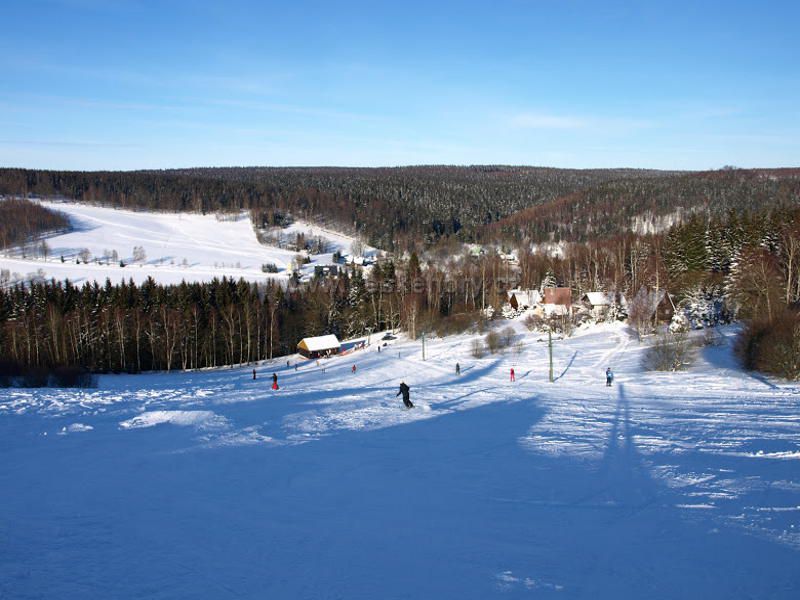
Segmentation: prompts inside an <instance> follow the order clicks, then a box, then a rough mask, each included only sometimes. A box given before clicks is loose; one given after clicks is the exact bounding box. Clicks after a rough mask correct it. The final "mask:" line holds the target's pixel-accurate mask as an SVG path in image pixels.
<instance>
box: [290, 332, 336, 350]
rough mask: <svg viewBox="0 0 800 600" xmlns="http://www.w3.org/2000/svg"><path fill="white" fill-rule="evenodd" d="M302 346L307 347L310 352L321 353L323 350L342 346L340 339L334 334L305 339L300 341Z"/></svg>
mask: <svg viewBox="0 0 800 600" xmlns="http://www.w3.org/2000/svg"><path fill="white" fill-rule="evenodd" d="M300 344H303V345H305V347H306V349H308V351H309V352H321V351H322V350H330V349H331V348H339V347H340V346H341V344H340V343H339V338H337V337H336V336H335V335H333V334H331V335H319V336H317V337H307V338H303V339H302V340H300ZM298 345H299V344H298Z"/></svg>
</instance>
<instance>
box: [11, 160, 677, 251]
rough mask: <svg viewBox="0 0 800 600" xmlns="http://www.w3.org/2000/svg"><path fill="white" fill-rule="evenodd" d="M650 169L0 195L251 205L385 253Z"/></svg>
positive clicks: (58, 183) (158, 178)
mask: <svg viewBox="0 0 800 600" xmlns="http://www.w3.org/2000/svg"><path fill="white" fill-rule="evenodd" d="M668 176H669V175H668V174H665V173H663V172H658V171H639V170H630V169H627V170H625V169H619V170H617V169H611V170H603V169H597V170H571V169H549V168H533V167H504V166H476V167H449V166H431V167H402V168H381V169H356V168H261V167H254V168H217V169H183V170H171V171H135V172H59V171H32V170H24V169H0V194H6V195H14V194H21V195H24V194H30V195H37V196H64V197H67V198H74V199H76V200H80V201H85V202H100V203H104V204H109V205H113V206H119V207H125V208H142V209H149V210H172V211H198V212H213V211H228V210H238V209H252V210H253V213H254V219H255V220H256V222H259V223H261V222H268V221H274V220H275V214H276V213H279V214H280V213H286V212H290V213H292V214H294V215H295V216H297V217H301V218H305V219H312V220H322V221H325V222H327V223H329V224H331V225H335V226H337V227H338V228H340V229H342V230H344V231H346V232H348V233H356V232H357V233H360V234H362V235H363V236H364V237H365V238H367V241H368V242H369V243H371V244H372V245H375V246H378V247H381V248H387V249H393V248H397V247H400V248H405V247H409V246H413V245H415V244H418V243H419V242H427V243H432V242H435V241H437V240H439V239H441V238H443V237H449V236H455V237H456V238H457V239H458V240H460V241H473V240H475V239H476V237H477V236H478V233H479V231H480V230H481V229H482V228H483V226H485V225H486V224H489V223H494V222H496V221H498V220H500V219H503V218H505V217H508V216H509V215H512V214H514V213H515V212H517V211H520V210H523V209H526V208H529V207H531V206H537V205H541V204H544V203H547V202H551V201H553V200H555V199H557V198H559V197H563V196H565V195H568V194H571V193H574V192H576V191H578V190H582V189H588V188H591V187H593V186H596V185H598V184H600V183H603V182H608V181H613V180H617V179H622V180H633V181H639V180H642V179H648V178H651V177H661V178H664V177H668Z"/></svg>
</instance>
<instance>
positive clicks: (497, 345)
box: [486, 331, 503, 354]
mask: <svg viewBox="0 0 800 600" xmlns="http://www.w3.org/2000/svg"><path fill="white" fill-rule="evenodd" d="M486 347H487V348H488V349H489V352H491V353H492V354H497V352H499V351H500V349H501V348H502V347H503V342H502V338H501V337H500V334H499V333H497V332H496V331H490V332H489V333H487V334H486Z"/></svg>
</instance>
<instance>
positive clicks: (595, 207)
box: [483, 169, 800, 242]
mask: <svg viewBox="0 0 800 600" xmlns="http://www.w3.org/2000/svg"><path fill="white" fill-rule="evenodd" d="M798 205H800V170H797V169H773V170H742V169H733V170H723V171H709V172H701V173H686V174H681V175H677V176H676V175H665V176H657V177H626V178H620V179H616V180H613V181H607V182H602V183H599V184H597V185H594V186H591V187H587V188H585V189H582V190H580V191H577V192H574V193H571V194H568V195H565V196H563V197H561V198H558V199H557V200H555V201H553V202H548V203H544V204H541V205H538V206H533V207H531V208H528V209H526V210H523V211H520V212H518V213H516V214H514V215H512V216H510V217H507V218H505V219H502V220H500V221H499V222H497V223H493V224H491V225H490V226H488V227H487V228H486V229H485V231H484V232H483V234H484V239H487V240H488V239H494V238H497V237H498V236H499V237H501V238H503V239H506V240H509V241H514V242H522V241H525V240H528V241H532V242H544V241H561V240H566V241H579V242H582V241H587V240H590V239H598V238H608V237H612V236H617V235H624V234H626V233H628V232H633V233H641V234H648V233H658V232H661V231H666V230H667V229H669V228H670V227H671V226H672V225H677V224H680V223H681V222H682V221H684V220H686V219H687V218H689V217H691V215H692V214H694V213H699V214H703V215H705V216H706V217H708V218H717V217H720V216H722V215H725V214H727V213H729V212H736V213H748V212H749V213H753V212H763V211H765V210H766V211H768V210H771V209H776V208H781V207H791V206H798Z"/></svg>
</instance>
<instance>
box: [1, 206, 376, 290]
mask: <svg viewBox="0 0 800 600" xmlns="http://www.w3.org/2000/svg"><path fill="white" fill-rule="evenodd" d="M41 204H42V205H44V206H46V207H48V208H52V209H53V210H57V211H61V212H63V213H64V214H66V215H67V217H68V218H69V220H70V223H71V225H72V231H70V232H68V233H64V234H60V235H54V236H51V237H48V238H47V239H46V241H47V244H48V245H49V247H50V251H49V255H48V256H47V258H46V259H45V258H44V257H43V256H41V255H39V256H35V253H34V252H33V250H32V249H31V250H28V251H27V252H26V255H25V256H24V257H23V253H22V252H21V249H19V248H14V249H12V250H10V251H9V252H7V253H6V254H5V255H3V256H0V269H4V270H8V271H9V273H10V274H11V276H12V279H13V280H18V279H22V280H29V279H31V278H37V277H38V278H44V279H50V278H55V279H57V280H64V279H69V280H70V281H73V282H78V283H83V282H84V281H98V282H100V283H102V282H104V281H105V280H106V278H108V279H110V280H111V281H112V282H113V283H119V282H120V281H123V280H125V281H127V280H129V279H133V280H134V281H135V282H136V283H143V282H144V281H145V280H146V279H147V278H148V277H152V278H153V279H155V280H156V281H158V282H159V283H164V284H170V283H180V282H181V281H184V280H185V281H211V280H212V279H214V278H215V277H216V278H222V277H233V278H234V279H239V278H244V279H246V280H248V281H265V280H266V279H268V278H273V279H278V280H281V279H283V280H285V279H287V278H288V276H289V272H290V269H291V268H292V261H293V259H294V258H295V257H296V256H297V252H295V251H292V250H289V249H285V248H277V247H273V246H266V245H264V244H261V243H260V242H259V241H258V239H257V237H256V233H255V231H254V229H253V225H252V222H251V221H250V218H249V216H248V215H247V214H246V213H242V214H241V215H239V216H238V218H233V219H232V220H221V221H220V220H217V218H216V216H215V215H213V214H209V215H201V214H196V213H166V212H146V211H138V212H137V211H130V210H121V209H114V208H107V207H102V206H94V205H91V204H80V203H74V202H49V201H42V202H41ZM280 231H281V233H282V234H283V235H284V236H290V237H291V236H293V235H296V234H298V233H302V234H304V235H305V236H306V237H307V238H309V239H316V238H322V239H323V240H324V241H325V244H326V251H327V252H326V253H324V254H317V255H313V256H311V257H310V258H311V263H309V264H307V265H305V266H304V267H303V271H302V274H303V275H306V276H307V275H310V274H312V273H313V272H314V267H316V266H324V265H329V264H332V263H333V253H334V252H336V251H338V252H340V253H341V254H347V253H349V252H350V247H351V245H352V243H353V241H354V240H353V238H350V237H348V236H346V235H343V234H341V233H337V232H333V231H330V230H328V229H324V228H321V227H319V226H316V225H312V224H309V223H305V222H302V221H298V222H295V223H293V224H292V225H291V226H289V227H287V228H285V229H283V230H280ZM135 247H138V248H142V249H143V250H144V258H143V259H142V260H135V259H137V258H138V256H135V255H134V248H135ZM83 250H88V252H89V254H90V256H91V259H90V261H89V264H86V263H85V261H81V262H80V264H78V263H76V260H79V259H80V254H81V252H82V251H83ZM114 251H116V253H117V254H116V256H117V260H115V261H114V260H110V259H108V258H104V257H106V256H111V255H112V253H113V252H114ZM365 252H366V254H370V255H372V254H374V253H375V249H374V248H371V247H369V246H367V247H366V248H365ZM62 257H63V258H64V261H63V262H62V260H61V259H62ZM95 258H97V259H98V262H95V260H94V259H95ZM120 262H122V263H124V264H125V266H124V267H122V266H120ZM265 264H273V265H274V266H275V267H276V268H277V269H278V272H277V273H270V274H267V273H265V272H263V271H262V266H263V265H265Z"/></svg>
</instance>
